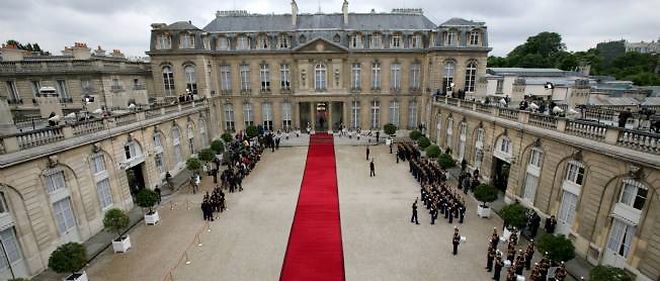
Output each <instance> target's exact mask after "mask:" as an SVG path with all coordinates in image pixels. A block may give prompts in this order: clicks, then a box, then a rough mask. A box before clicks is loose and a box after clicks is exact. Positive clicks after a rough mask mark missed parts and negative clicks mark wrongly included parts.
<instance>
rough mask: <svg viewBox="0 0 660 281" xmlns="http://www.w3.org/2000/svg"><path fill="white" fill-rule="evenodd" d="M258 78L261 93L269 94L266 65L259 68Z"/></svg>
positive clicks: (267, 68)
mask: <svg viewBox="0 0 660 281" xmlns="http://www.w3.org/2000/svg"><path fill="white" fill-rule="evenodd" d="M259 78H260V79H261V91H262V92H270V67H269V66H268V65H267V64H262V65H261V66H259Z"/></svg>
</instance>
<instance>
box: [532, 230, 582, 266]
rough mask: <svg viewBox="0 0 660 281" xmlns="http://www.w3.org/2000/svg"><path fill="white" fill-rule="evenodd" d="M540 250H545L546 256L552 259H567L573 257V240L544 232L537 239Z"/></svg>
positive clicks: (558, 260) (564, 260)
mask: <svg viewBox="0 0 660 281" xmlns="http://www.w3.org/2000/svg"><path fill="white" fill-rule="evenodd" d="M538 248H539V251H541V252H547V253H548V258H549V259H551V260H553V261H557V262H560V261H563V262H566V261H569V260H572V259H573V258H575V247H574V246H573V242H571V240H569V239H568V238H566V237H565V236H564V235H557V236H555V235H552V234H544V235H543V236H541V239H539V241H538Z"/></svg>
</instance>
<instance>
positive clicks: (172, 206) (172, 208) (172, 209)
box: [170, 201, 174, 211]
mask: <svg viewBox="0 0 660 281" xmlns="http://www.w3.org/2000/svg"><path fill="white" fill-rule="evenodd" d="M170 211H174V202H173V201H170Z"/></svg>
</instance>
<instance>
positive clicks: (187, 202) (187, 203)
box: [186, 199, 190, 210]
mask: <svg viewBox="0 0 660 281" xmlns="http://www.w3.org/2000/svg"><path fill="white" fill-rule="evenodd" d="M186 209H187V210H190V200H188V199H186Z"/></svg>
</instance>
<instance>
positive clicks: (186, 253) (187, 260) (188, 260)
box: [184, 251, 192, 264]
mask: <svg viewBox="0 0 660 281" xmlns="http://www.w3.org/2000/svg"><path fill="white" fill-rule="evenodd" d="M184 255H185V257H186V264H191V263H192V262H191V261H190V259H189V258H188V251H186V252H185V253H184Z"/></svg>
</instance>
